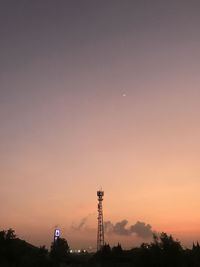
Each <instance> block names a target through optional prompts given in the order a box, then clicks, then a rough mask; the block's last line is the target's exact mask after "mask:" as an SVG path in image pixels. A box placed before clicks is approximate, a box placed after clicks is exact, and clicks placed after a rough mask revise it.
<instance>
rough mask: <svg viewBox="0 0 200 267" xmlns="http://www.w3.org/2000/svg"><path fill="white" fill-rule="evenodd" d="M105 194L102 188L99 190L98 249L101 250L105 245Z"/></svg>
mask: <svg viewBox="0 0 200 267" xmlns="http://www.w3.org/2000/svg"><path fill="white" fill-rule="evenodd" d="M103 196H104V192H103V191H102V190H99V191H97V197H98V206H97V207H98V229H97V251H99V250H101V248H102V247H103V246H104V226H103V206H102V202H103Z"/></svg>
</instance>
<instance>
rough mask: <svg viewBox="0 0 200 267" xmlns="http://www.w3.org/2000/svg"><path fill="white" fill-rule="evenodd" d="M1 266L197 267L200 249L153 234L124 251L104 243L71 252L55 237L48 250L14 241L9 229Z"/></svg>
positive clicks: (0, 248)
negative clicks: (92, 249) (93, 248)
mask: <svg viewBox="0 0 200 267" xmlns="http://www.w3.org/2000/svg"><path fill="white" fill-rule="evenodd" d="M0 266H1V267H67V266H72V267H73V266H74V267H104V266H105V267H200V246H199V243H198V242H197V243H196V244H193V247H192V249H184V248H183V246H182V245H181V243H180V242H179V241H178V240H174V238H173V237H172V236H171V235H167V234H166V233H161V234H160V235H154V236H153V241H152V242H151V243H143V244H142V245H141V246H140V247H137V248H133V249H130V250H123V249H122V247H121V245H120V244H118V245H117V246H114V247H112V248H111V247H110V245H109V244H105V245H104V246H103V247H102V249H101V250H100V251H98V252H96V253H87V252H82V253H78V254H72V253H70V248H69V245H68V242H67V240H65V239H64V238H58V240H57V241H56V242H52V244H51V248H50V251H48V250H47V249H46V248H45V246H42V247H36V246H33V245H31V244H29V243H28V242H26V241H24V240H21V239H19V238H17V236H16V235H15V231H14V230H12V229H8V230H6V231H5V230H3V231H0Z"/></svg>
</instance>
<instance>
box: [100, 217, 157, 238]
mask: <svg viewBox="0 0 200 267" xmlns="http://www.w3.org/2000/svg"><path fill="white" fill-rule="evenodd" d="M127 225H128V220H122V221H120V222H117V223H115V224H113V223H112V222H111V221H106V222H105V223H104V228H105V233H107V234H117V235H124V236H130V235H132V234H136V235H137V236H138V237H141V238H149V237H152V235H153V231H152V227H151V225H150V224H146V223H144V222H140V221H137V222H136V223H135V224H133V225H131V226H129V227H127Z"/></svg>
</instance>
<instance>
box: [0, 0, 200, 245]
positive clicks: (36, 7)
mask: <svg viewBox="0 0 200 267" xmlns="http://www.w3.org/2000/svg"><path fill="white" fill-rule="evenodd" d="M199 14H200V3H199V1H198V0H196V1H193V0H188V1H185V0H180V1H176V0H165V1H164V0H152V1H149V0H120V1H119V0H99V1H97V0H90V1H88V0H84V1H83V0H79V1H78V0H17V1H16V0H1V1H0V125H1V126H0V202H1V206H0V217H1V219H0V228H1V229H7V228H9V227H12V228H14V229H15V230H16V232H17V234H18V236H19V237H21V238H24V239H26V240H28V241H29V242H31V243H33V244H36V245H43V244H46V245H47V246H48V245H49V244H50V242H51V241H52V234H53V230H54V226H55V225H58V226H59V227H60V228H61V230H62V235H63V237H65V238H66V239H67V240H68V242H69V244H70V246H71V247H80V246H82V247H88V246H93V247H94V246H95V245H96V222H97V215H96V209H97V207H96V206H97V198H96V190H97V189H98V188H99V187H102V188H103V189H104V191H105V198H104V203H103V204H104V218H105V220H110V221H112V222H113V223H116V222H118V221H120V220H123V219H127V220H128V221H129V224H133V223H135V222H136V221H138V220H139V221H142V222H145V223H149V224H151V225H152V228H153V230H155V231H158V232H159V231H166V232H167V233H171V234H173V236H174V237H175V238H179V239H180V240H181V241H182V242H183V244H185V245H187V246H189V245H191V243H192V241H193V240H195V241H196V240H197V239H199V240H200V212H199V210H200V194H199V191H200V123H199V117H200V104H199V102H200V101H199V100H200V86H199V85H200V73H199V70H200V16H199ZM85 217H86V218H87V219H86V223H85V225H84V227H82V228H81V229H80V230H75V229H74V228H76V227H77V226H78V225H79V224H80V222H81V220H82V219H83V218H85ZM106 241H107V242H110V243H111V244H114V243H116V242H117V241H120V242H121V243H122V245H123V246H124V247H131V246H135V245H137V244H139V243H141V242H144V241H145V240H144V239H141V238H137V237H136V236H131V237H123V236H116V235H111V236H106Z"/></svg>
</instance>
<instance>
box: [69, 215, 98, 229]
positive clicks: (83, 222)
mask: <svg viewBox="0 0 200 267" xmlns="http://www.w3.org/2000/svg"><path fill="white" fill-rule="evenodd" d="M93 215H94V213H90V214H88V215H87V216H86V217H84V218H82V219H81V220H80V222H79V224H78V225H75V224H74V223H73V224H72V226H71V228H72V229H73V230H75V231H81V230H83V229H86V228H88V226H87V224H88V221H89V219H90V217H91V216H93Z"/></svg>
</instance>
